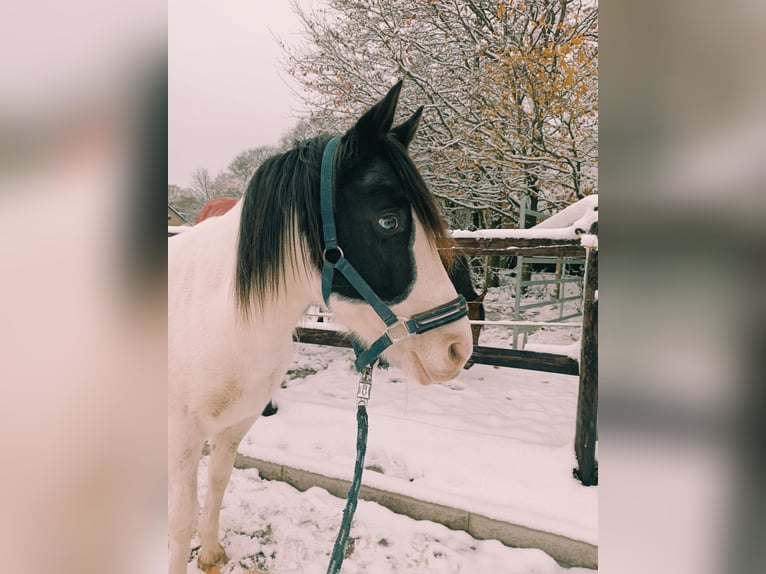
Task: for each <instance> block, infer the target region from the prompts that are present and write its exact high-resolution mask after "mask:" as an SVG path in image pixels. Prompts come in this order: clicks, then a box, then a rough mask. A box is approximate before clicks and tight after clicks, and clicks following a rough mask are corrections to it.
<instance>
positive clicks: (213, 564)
mask: <svg viewBox="0 0 766 574" xmlns="http://www.w3.org/2000/svg"><path fill="white" fill-rule="evenodd" d="M228 561H229V557H228V556H227V555H226V552H225V551H224V549H223V548H222V547H220V546H219V547H218V548H217V549H216V550H215V551H213V552H208V553H206V554H203V553H201V552H200V555H199V558H197V567H198V568H199V569H200V570H202V571H203V572H205V574H219V573H220V568H219V566H221V565H223V564H226V563H227V562H228Z"/></svg>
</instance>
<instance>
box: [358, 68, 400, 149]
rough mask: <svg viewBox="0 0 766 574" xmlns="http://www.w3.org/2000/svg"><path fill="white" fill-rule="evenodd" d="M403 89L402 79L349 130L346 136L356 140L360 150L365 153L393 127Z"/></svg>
mask: <svg viewBox="0 0 766 574" xmlns="http://www.w3.org/2000/svg"><path fill="white" fill-rule="evenodd" d="M401 89H402V81H401V80H400V81H399V82H397V83H396V85H395V86H394V87H393V88H391V89H390V90H388V93H387V94H386V96H385V97H384V98H383V99H382V100H380V101H379V102H378V103H377V104H375V105H374V106H372V107H371V108H370V109H369V110H367V111H366V112H365V113H364V115H363V116H362V117H361V118H359V120H358V121H357V122H356V124H355V125H354V127H353V128H351V129H350V130H349V131H348V133H347V134H346V137H347V138H348V139H350V140H353V141H355V143H356V148H357V150H358V151H359V152H362V153H364V152H365V151H367V150H369V149H370V147H369V146H375V145H377V144H378V143H380V142H381V141H382V140H383V138H384V137H385V136H386V134H387V133H388V131H389V130H390V129H391V124H393V123H394V113H395V112H396V104H397V103H398V101H399V92H400V91H401Z"/></svg>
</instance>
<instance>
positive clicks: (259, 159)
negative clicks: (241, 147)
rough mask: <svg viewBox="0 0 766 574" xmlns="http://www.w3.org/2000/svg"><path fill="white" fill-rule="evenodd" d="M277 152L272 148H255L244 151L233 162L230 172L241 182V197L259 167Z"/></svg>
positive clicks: (229, 168) (230, 165)
mask: <svg viewBox="0 0 766 574" xmlns="http://www.w3.org/2000/svg"><path fill="white" fill-rule="evenodd" d="M276 152H277V149H276V148H274V147H272V146H261V147H254V148H251V149H248V150H245V151H243V152H242V153H240V154H239V155H237V157H235V158H234V159H233V160H232V161H231V163H230V164H229V167H228V171H229V172H230V173H231V174H232V175H234V176H235V177H237V178H238V179H239V181H240V182H241V185H240V189H241V191H240V192H239V195H242V193H244V191H245V188H246V187H247V184H248V182H249V181H250V178H251V177H253V174H254V173H255V170H256V169H258V166H259V165H261V164H262V163H263V162H264V160H266V159H268V158H269V157H271V156H272V155H274V154H275V153H276Z"/></svg>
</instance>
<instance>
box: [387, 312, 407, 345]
mask: <svg viewBox="0 0 766 574" xmlns="http://www.w3.org/2000/svg"><path fill="white" fill-rule="evenodd" d="M397 319H398V320H397V321H396V323H394V324H393V325H391V326H390V327H388V328H386V334H387V335H388V338H389V339H391V342H392V343H396V342H398V341H401V340H402V339H406V338H407V337H409V336H410V335H411V334H412V333H410V330H409V328H408V327H407V323H406V321H405V320H404V319H402V318H401V317H397ZM394 329H400V331H399V332H400V333H401V330H403V331H404V333H403V334H399V335H395V334H394Z"/></svg>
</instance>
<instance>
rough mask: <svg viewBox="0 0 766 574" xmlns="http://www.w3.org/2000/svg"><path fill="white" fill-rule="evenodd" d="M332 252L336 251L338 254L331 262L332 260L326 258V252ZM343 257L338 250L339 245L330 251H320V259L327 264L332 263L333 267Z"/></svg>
mask: <svg viewBox="0 0 766 574" xmlns="http://www.w3.org/2000/svg"><path fill="white" fill-rule="evenodd" d="M333 251H337V252H338V257H337V258H336V259H335V261H332V260H330V259H328V258H327V253H328V252H329V253H332V252H333ZM343 257H345V255H344V254H343V250H342V249H341V248H340V246H339V245H336V246H335V247H331V248H330V249H323V250H322V259H324V260H325V261H327V262H329V263H332V264H333V265H335V264H336V263H337V262H338V261H340V259H341V258H343Z"/></svg>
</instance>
